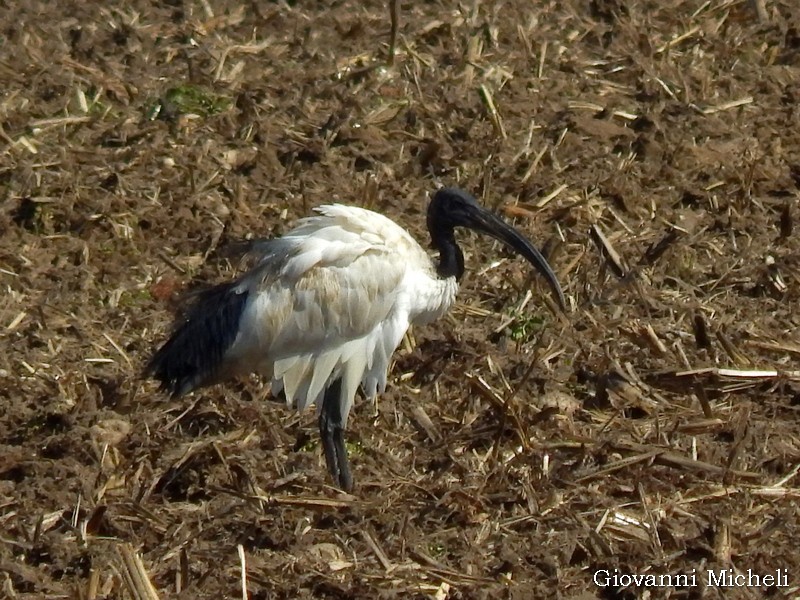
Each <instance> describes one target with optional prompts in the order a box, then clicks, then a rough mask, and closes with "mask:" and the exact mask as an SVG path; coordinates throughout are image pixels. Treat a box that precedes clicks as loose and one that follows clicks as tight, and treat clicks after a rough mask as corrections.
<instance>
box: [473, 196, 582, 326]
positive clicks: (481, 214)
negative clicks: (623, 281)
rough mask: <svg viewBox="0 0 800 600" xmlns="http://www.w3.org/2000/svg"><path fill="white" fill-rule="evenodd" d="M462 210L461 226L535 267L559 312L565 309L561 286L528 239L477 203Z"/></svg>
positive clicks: (543, 258)
mask: <svg viewBox="0 0 800 600" xmlns="http://www.w3.org/2000/svg"><path fill="white" fill-rule="evenodd" d="M464 208H467V210H466V211H464V213H463V215H462V218H463V221H462V223H461V225H462V226H464V227H469V228H470V229H473V230H475V231H480V232H481V233H485V234H486V235H490V236H492V237H493V238H495V239H496V240H499V241H501V242H503V243H504V244H505V245H506V246H508V247H509V248H511V249H512V250H514V251H515V252H516V253H517V254H519V255H521V256H522V257H524V258H525V259H527V260H528V262H530V263H531V264H532V265H533V266H534V267H536V270H537V271H539V274H540V275H541V276H542V277H544V278H545V279H546V280H547V283H548V285H549V286H550V289H551V290H553V293H554V294H555V295H556V297H557V298H558V304H559V306H560V307H561V310H566V309H567V301H566V299H565V298H564V292H563V290H562V289H561V284H560V283H558V279H557V278H556V274H555V273H554V272H553V269H552V268H551V267H550V265H549V264H548V262H547V260H546V259H545V257H544V256H542V253H541V252H539V250H538V249H537V248H536V247H535V246H534V245H533V244H532V243H531V242H530V240H528V238H526V237H525V236H524V235H522V234H521V233H520V232H519V231H517V230H516V229H514V228H513V227H512V226H511V225H509V224H508V223H506V222H505V221H503V220H502V219H500V218H499V217H497V216H495V215H494V214H492V213H490V212H489V211H488V210H486V209H485V208H483V207H482V206H480V205H479V204H478V203H477V202H476V203H475V204H472V205H468V206H465V207H464Z"/></svg>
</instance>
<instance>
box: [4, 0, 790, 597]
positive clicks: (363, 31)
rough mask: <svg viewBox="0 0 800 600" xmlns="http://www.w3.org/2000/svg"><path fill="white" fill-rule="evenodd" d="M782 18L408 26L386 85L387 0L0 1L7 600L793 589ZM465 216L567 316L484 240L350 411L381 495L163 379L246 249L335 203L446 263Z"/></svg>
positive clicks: (598, 11)
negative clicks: (178, 324) (181, 341)
mask: <svg viewBox="0 0 800 600" xmlns="http://www.w3.org/2000/svg"><path fill="white" fill-rule="evenodd" d="M765 7H766V16H767V17H768V19H767V20H765V21H759V19H758V18H757V16H756V12H755V9H754V8H753V7H752V6H751V3H749V2H745V1H743V0H733V1H730V0H712V1H711V2H700V1H692V2H678V1H676V2H666V3H660V2H644V1H636V0H630V1H626V0H593V1H591V2H578V1H576V0H566V1H564V2H536V3H530V2H524V1H521V0H519V1H518V0H509V1H507V2H502V3H501V2H498V3H490V2H485V3H482V2H475V3H465V4H460V5H456V4H451V3H446V2H418V3H413V4H412V3H407V2H406V3H403V4H402V6H401V7H400V23H399V35H398V43H397V51H396V55H395V57H394V61H393V63H391V64H390V63H389V51H388V48H389V31H390V22H389V8H388V6H386V5H384V3H381V2H375V1H372V0H368V1H367V2H354V1H352V0H341V1H324V2H315V3H311V2H294V1H290V2H249V3H248V2H244V3H242V2H229V1H228V0H219V1H216V0H210V1H209V2H189V1H186V2H181V0H171V1H169V2H163V3H156V2H145V1H142V0H139V1H133V2H128V3H118V4H115V3H111V4H108V3H83V2H44V1H41V0H40V1H33V2H26V3H5V4H3V5H2V6H0V23H2V24H3V29H2V32H0V44H2V49H3V52H2V54H0V80H2V81H3V86H2V95H1V96H0V147H2V152H1V153H0V185H1V186H2V187H1V188H0V189H2V192H3V193H2V199H1V200H0V232H2V237H1V238H0V284H1V285H2V290H3V298H4V301H3V302H2V305H1V306H0V403H1V404H0V406H2V415H0V532H1V534H0V585H2V595H3V597H8V598H62V597H63V598H66V597H69V598H131V597H135V598H153V597H156V596H155V595H154V594H157V596H158V597H161V598H178V597H180V598H201V599H202V598H220V597H230V598H240V597H242V593H243V592H242V589H243V584H242V572H243V570H244V572H245V573H246V580H245V583H244V587H245V588H246V592H247V594H248V595H249V597H250V598H252V599H259V598H311V597H313V598H368V597H369V598H395V597H402V598H436V599H445V598H549V597H553V598H584V599H585V598H605V599H611V598H619V599H622V598H633V597H651V598H668V597H669V598H700V597H708V598H722V597H726V598H728V597H730V598H752V597H761V596H764V595H765V596H769V597H790V596H792V595H794V594H795V593H796V592H797V590H798V589H799V588H798V586H800V555H798V554H797V552H796V547H797V538H798V535H800V522H799V521H798V514H799V509H798V497H800V490H798V486H797V479H796V474H797V470H798V465H800V426H799V425H798V406H800V366H798V365H800V361H798V355H800V334H798V327H800V317H799V316H798V313H797V311H796V307H797V302H798V297H799V296H800V243H798V236H797V227H796V225H795V221H796V220H797V218H798V212H799V210H800V209H798V206H797V197H798V187H799V186H800V128H798V124H799V123H798V120H799V118H800V117H799V115H800V113H799V112H798V108H797V107H798V101H799V100H800V83H798V82H800V8H799V7H798V6H796V3H794V2H792V1H790V0H777V1H774V2H773V1H770V0H767V2H766V4H765ZM442 184H447V185H458V186H460V187H462V188H464V189H467V190H469V191H471V192H473V193H474V194H475V195H476V196H478V197H480V198H482V200H483V201H484V202H485V203H486V204H488V205H490V206H492V207H494V208H496V209H497V210H498V211H499V212H501V214H504V215H505V216H506V217H507V218H509V219H513V220H514V222H515V224H516V226H517V227H519V228H520V229H521V230H523V231H524V232H525V233H526V234H528V235H529V236H531V238H532V239H534V240H536V242H537V243H538V244H539V245H540V246H543V247H545V248H546V251H547V253H548V255H549V256H550V260H551V263H552V264H553V265H554V268H555V269H556V271H557V273H558V276H559V278H560V280H561V282H562V285H563V286H564V288H565V291H566V293H567V296H568V298H569V303H570V310H569V311H568V312H567V313H566V314H560V313H559V312H558V311H557V310H556V309H555V305H554V304H553V302H552V300H551V299H549V293H548V291H547V290H546V287H545V286H544V285H543V284H542V283H541V282H540V281H539V280H538V279H537V278H535V277H532V276H531V274H530V269H529V268H528V266H527V265H526V264H525V263H524V262H522V261H520V260H517V259H515V258H513V257H512V256H510V255H508V254H507V253H505V252H503V251H502V250H501V249H499V248H498V247H496V245H494V244H492V243H490V242H487V241H486V240H485V239H481V238H477V237H474V236H471V235H462V236H461V237H460V240H461V241H462V243H463V247H464V249H465V252H466V255H467V265H468V273H467V275H466V277H465V279H464V281H463V285H462V289H461V292H460V296H459V303H458V305H457V307H456V308H455V309H454V311H453V312H452V314H451V316H449V317H448V318H446V319H443V320H441V321H440V322H438V323H436V324H434V325H431V326H427V327H424V328H417V329H415V330H413V332H412V333H411V335H410V336H409V338H408V339H407V340H406V342H405V343H404V344H403V345H402V346H401V348H400V349H399V350H398V352H397V354H396V363H395V365H394V367H393V369H392V372H391V374H390V385H389V389H388V390H387V392H386V393H385V394H384V395H382V396H381V397H380V399H379V401H378V402H377V404H376V405H372V404H370V403H368V402H364V401H360V402H359V403H358V405H357V406H356V409H355V410H354V412H353V414H352V415H351V418H350V425H349V443H350V446H351V454H352V460H353V466H354V475H355V478H356V490H355V492H354V494H353V495H352V496H349V495H346V494H343V493H341V492H339V491H337V490H336V489H334V488H332V487H331V485H330V482H329V479H328V477H327V474H326V471H325V468H324V459H323V457H322V455H321V449H320V447H319V444H318V438H317V433H316V427H315V418H314V416H313V414H311V413H305V414H301V415H298V414H296V413H293V412H290V411H288V410H287V409H286V408H285V407H283V406H282V405H280V404H279V403H276V402H273V401H271V399H270V398H269V397H268V394H267V392H266V388H265V387H264V385H263V384H262V382H259V381H258V380H257V379H255V378H253V379H252V380H246V381H240V382H231V383H230V384H226V385H224V386H217V387H214V388H210V389H207V390H204V391H202V392H200V393H195V394H193V395H191V396H188V397H185V398H182V399H180V400H169V399H167V398H166V397H164V395H163V394H161V393H159V392H158V390H157V388H156V386H155V384H154V383H153V382H150V381H144V380H143V379H142V377H141V372H142V367H143V365H144V364H145V362H146V360H147V359H148V357H149V356H150V355H151V354H152V352H153V351H154V350H155V349H156V348H157V347H158V345H159V344H160V343H161V342H162V341H163V340H164V339H165V336H166V335H167V334H168V332H169V329H170V324H171V321H172V318H173V315H174V312H175V309H176V307H177V305H178V304H179V302H178V298H180V296H181V294H182V292H183V291H184V290H191V289H194V288H197V287H198V286H201V285H203V284H208V283H215V282H219V281H223V280H226V279H228V278H230V277H232V276H233V275H234V274H235V273H236V272H237V269H238V266H239V265H238V259H237V249H238V248H241V242H242V241H246V240H247V239H250V238H253V237H269V236H275V235H280V234H281V233H282V232H284V231H285V230H286V229H287V228H288V227H289V226H290V225H291V223H292V221H293V220H294V219H296V218H299V217H302V216H305V215H307V214H309V212H310V210H311V208H312V207H314V206H316V205H319V204H323V203H328V202H331V201H339V202H347V203H352V204H355V205H361V206H367V207H371V208H373V209H375V210H379V211H381V212H383V213H385V214H386V215H388V216H390V217H392V218H393V219H395V220H397V222H399V223H401V224H403V225H404V226H407V227H408V228H409V230H410V231H411V232H412V233H413V234H414V235H415V236H417V238H418V239H419V240H420V241H421V242H422V243H427V241H426V240H427V233H426V232H425V229H424V210H425V206H426V202H427V194H428V193H429V192H431V191H433V190H435V189H436V188H437V187H438V186H439V185H442ZM528 290H530V291H531V294H530V295H528ZM426 415H427V418H426ZM428 421H429V422H428ZM614 569H617V570H618V571H616V573H617V574H640V575H643V574H655V575H679V574H689V573H696V574H697V585H696V586H692V585H672V586H664V587H656V586H653V585H650V586H646V585H641V586H638V587H637V586H636V585H632V586H625V585H622V586H619V585H610V586H599V585H597V583H596V573H598V572H601V573H602V571H603V570H606V571H609V572H610V573H612V574H613V573H614V572H615V571H614ZM708 569H715V570H721V569H733V570H734V572H735V573H747V571H748V569H750V570H751V571H752V572H754V573H756V574H769V573H774V572H775V570H776V569H785V571H783V573H785V574H786V576H787V581H786V584H785V585H780V586H776V585H771V586H770V585H761V586H755V585H753V586H750V587H747V586H732V587H728V588H721V587H714V586H709V585H704V583H705V582H706V577H705V575H704V574H705V573H706V571H707V570H708ZM137 577H139V579H138V580H137V579H136V578H137ZM144 580H149V581H150V582H151V585H152V588H151V589H150V591H148V588H147V586H146V585H145V584H144V583H143V581H144ZM137 581H138V583H136V582H137ZM624 583H625V582H623V584H624ZM762 583H763V582H762ZM148 594H150V595H148ZM648 595H649V596H648Z"/></svg>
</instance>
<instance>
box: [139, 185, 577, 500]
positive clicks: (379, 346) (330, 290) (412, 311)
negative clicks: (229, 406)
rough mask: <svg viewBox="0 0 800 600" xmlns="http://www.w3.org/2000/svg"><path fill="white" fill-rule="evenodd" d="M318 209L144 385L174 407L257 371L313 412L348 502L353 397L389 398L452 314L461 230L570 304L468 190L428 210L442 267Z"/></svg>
mask: <svg viewBox="0 0 800 600" xmlns="http://www.w3.org/2000/svg"><path fill="white" fill-rule="evenodd" d="M315 211H316V213H317V214H316V215H314V216H310V217H306V218H304V219H301V220H300V221H298V222H297V224H296V226H295V227H294V228H293V229H291V230H290V231H289V232H288V233H286V234H285V235H283V236H282V237H278V238H273V239H267V240H261V241H258V242H256V243H254V244H253V247H252V250H251V252H252V253H253V254H254V256H255V262H254V265H253V266H252V268H251V269H250V270H248V271H246V272H245V273H243V274H242V275H240V276H239V277H237V278H235V279H233V280H231V281H228V282H225V283H220V284H217V285H214V286H212V287H211V288H209V289H207V290H205V291H204V292H201V293H199V294H197V295H196V298H195V299H194V301H193V302H191V303H190V305H189V306H188V307H187V308H186V310H185V312H184V316H183V318H179V319H177V320H176V323H175V325H174V328H173V332H172V334H171V335H170V336H169V338H168V339H167V341H166V342H165V343H164V344H163V345H162V346H161V347H160V348H159V349H158V350H157V351H156V352H155V353H154V354H153V356H152V357H151V358H150V360H149V362H148V364H147V366H146V367H145V375H146V376H147V377H150V378H152V379H155V380H156V381H158V382H159V383H160V387H161V389H162V390H163V391H164V392H166V393H169V394H170V395H171V396H172V397H173V398H177V397H181V396H183V395H185V394H188V393H190V392H193V391H195V390H198V389H200V388H204V387H207V386H211V385H215V384H218V383H222V382H224V381H226V380H229V379H231V378H235V377H239V376H246V375H248V374H251V373H257V374H259V375H261V376H263V377H265V378H266V379H267V380H270V381H271V391H272V394H273V395H274V396H276V397H278V396H279V394H280V393H281V392H283V394H284V395H285V398H286V403H287V405H288V406H289V407H295V408H296V409H297V410H299V411H303V410H305V409H306V408H308V407H309V406H312V405H315V406H316V408H317V419H318V427H319V432H320V437H321V441H322V447H323V453H324V455H325V461H326V465H327V468H328V471H329V473H330V475H331V478H332V480H333V483H334V484H335V486H336V487H338V488H339V489H341V490H344V491H346V492H351V491H352V490H353V477H352V472H351V468H350V462H349V459H348V456H347V448H346V445H345V436H344V432H345V428H346V425H347V420H348V415H349V414H350V409H351V408H352V406H353V403H354V399H355V396H356V393H357V390H358V388H359V386H360V387H361V388H362V390H363V394H364V396H365V397H366V398H369V399H373V398H375V397H376V395H377V394H378V393H379V392H381V393H382V392H383V391H385V388H386V380H387V372H388V370H389V366H390V360H391V356H392V354H393V353H394V351H395V350H396V349H397V347H398V346H399V345H400V343H401V341H402V339H403V336H404V335H405V333H406V331H407V330H408V328H409V326H410V325H423V324H426V323H429V322H431V321H433V320H435V319H437V318H439V317H441V316H442V315H444V314H445V313H446V312H447V311H448V310H449V309H450V308H451V307H452V306H453V303H454V302H455V298H456V292H457V290H458V285H459V281H460V280H461V277H462V275H463V274H464V254H463V252H462V250H461V248H460V247H459V245H458V244H457V243H456V239H455V234H454V231H455V230H456V229H457V228H467V229H472V230H474V231H476V232H479V233H482V234H485V235H488V236H490V237H492V238H495V239H496V240H498V241H500V242H502V243H503V244H505V245H506V246H507V247H509V248H510V249H511V250H513V251H514V252H516V253H517V254H519V255H520V256H522V257H523V258H524V259H526V260H527V261H528V262H530V263H531V264H532V265H533V267H534V268H535V269H536V270H537V271H538V272H539V274H540V275H541V276H542V277H543V278H544V280H545V281H546V282H547V283H548V284H549V287H550V289H551V291H552V293H553V294H554V295H555V298H556V299H557V302H558V305H559V307H560V308H561V309H562V310H566V300H565V296H564V292H563V291H562V288H561V285H560V284H559V282H558V279H557V277H556V275H555V273H554V272H553V269H552V268H551V267H550V265H549V264H548V262H547V260H546V259H545V258H544V256H543V255H542V254H541V252H540V251H539V250H538V249H537V248H536V247H535V246H534V245H533V243H531V242H530V240H528V239H527V238H526V237H525V236H524V235H523V234H522V233H520V232H519V231H518V230H517V229H515V228H514V227H512V226H511V225H509V224H508V223H506V222H505V221H504V220H503V219H501V218H500V217H498V216H496V215H495V214H494V213H492V212H491V211H489V210H488V209H486V208H485V207H483V206H482V205H481V204H480V203H479V202H478V201H477V200H476V199H475V197H474V196H472V195H471V194H469V193H468V192H465V191H463V190H461V189H458V188H453V187H443V188H440V189H438V190H437V191H436V192H435V193H434V194H433V196H432V198H431V200H430V202H429V204H428V210H427V227H428V231H429V233H430V237H431V248H432V249H433V250H435V251H437V252H438V257H435V256H431V255H429V254H428V252H427V251H426V250H425V249H423V247H422V246H420V244H419V243H417V242H416V241H415V240H414V238H413V237H412V236H411V234H409V233H408V231H407V230H406V229H404V228H403V227H401V226H400V225H397V224H396V223H395V222H394V221H392V220H391V219H389V218H388V217H386V216H384V215H382V214H380V213H377V212H373V211H371V210H367V209H365V208H360V207H355V206H348V205H343V204H329V205H324V206H319V207H317V208H316V209H315Z"/></svg>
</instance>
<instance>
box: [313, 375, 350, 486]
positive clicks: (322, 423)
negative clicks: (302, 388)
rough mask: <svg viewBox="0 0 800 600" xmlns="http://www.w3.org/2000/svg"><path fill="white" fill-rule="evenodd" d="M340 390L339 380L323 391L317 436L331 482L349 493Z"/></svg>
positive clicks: (348, 462)
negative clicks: (320, 439)
mask: <svg viewBox="0 0 800 600" xmlns="http://www.w3.org/2000/svg"><path fill="white" fill-rule="evenodd" d="M341 390H342V380H341V378H340V379H337V380H336V381H334V382H333V383H332V384H331V385H330V386H328V389H326V390H325V396H324V398H323V400H322V409H321V410H320V413H319V434H320V437H321V438H322V447H323V448H324V450H325V462H327V463H328V471H329V472H330V474H331V477H333V482H334V483H335V484H336V486H337V487H339V488H341V489H342V490H344V491H345V492H349V491H351V490H352V489H353V476H352V475H351V474H350V461H349V460H348V458H347V448H346V447H345V445H344V419H343V418H342V405H341Z"/></svg>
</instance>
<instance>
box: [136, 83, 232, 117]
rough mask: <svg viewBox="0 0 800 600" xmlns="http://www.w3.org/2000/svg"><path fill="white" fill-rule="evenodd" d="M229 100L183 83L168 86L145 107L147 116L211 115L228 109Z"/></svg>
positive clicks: (197, 86) (201, 87) (200, 87)
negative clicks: (157, 97)
mask: <svg viewBox="0 0 800 600" xmlns="http://www.w3.org/2000/svg"><path fill="white" fill-rule="evenodd" d="M230 106H231V100H230V98H228V97H227V96H223V95H222V94H217V93H215V92H213V91H211V90H209V89H207V88H205V87H203V86H199V85H191V84H183V85H176V86H174V87H171V88H169V89H168V90H167V91H166V92H164V95H163V96H162V97H161V98H159V99H158V101H156V102H154V103H153V104H151V105H150V106H149V107H148V109H147V118H148V119H150V120H151V121H152V120H155V119H166V120H170V119H175V118H177V117H179V116H180V115H198V116H200V117H203V118H207V117H211V116H213V115H216V114H219V113H221V112H224V111H226V110H228V109H229V108H230Z"/></svg>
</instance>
